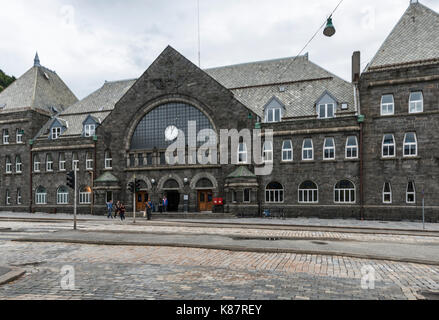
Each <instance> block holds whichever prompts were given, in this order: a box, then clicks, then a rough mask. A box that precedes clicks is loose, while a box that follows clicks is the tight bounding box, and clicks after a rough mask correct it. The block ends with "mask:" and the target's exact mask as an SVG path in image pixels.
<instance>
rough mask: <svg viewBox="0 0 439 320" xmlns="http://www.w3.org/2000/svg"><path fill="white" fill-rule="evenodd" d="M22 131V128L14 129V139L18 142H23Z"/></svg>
mask: <svg viewBox="0 0 439 320" xmlns="http://www.w3.org/2000/svg"><path fill="white" fill-rule="evenodd" d="M23 133H24V131H23V130H22V129H17V131H16V135H15V138H16V139H15V140H16V142H17V143H18V144H21V143H23Z"/></svg>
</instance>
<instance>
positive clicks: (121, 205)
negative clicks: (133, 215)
mask: <svg viewBox="0 0 439 320" xmlns="http://www.w3.org/2000/svg"><path fill="white" fill-rule="evenodd" d="M125 212H126V208H125V206H124V204H123V203H121V204H120V209H119V216H120V221H124V220H125Z"/></svg>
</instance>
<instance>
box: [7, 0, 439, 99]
mask: <svg viewBox="0 0 439 320" xmlns="http://www.w3.org/2000/svg"><path fill="white" fill-rule="evenodd" d="M338 2H339V0H327V1H321V0H308V1H306V2H304V1H300V0H271V1H266V0H239V1H238V0H200V9H201V39H202V40H201V47H202V51H201V56H202V67H204V68H206V67H214V66H221V65H227V64H234V63H242V62H250V61H258V60H264V59H275V58H280V57H286V56H294V55H296V54H298V53H299V51H300V50H301V49H302V48H303V46H304V45H305V43H306V42H307V41H308V40H309V39H310V38H311V36H312V35H313V34H314V33H315V31H316V30H317V29H318V27H319V26H320V25H321V24H322V23H323V22H324V21H325V19H326V18H327V15H328V14H329V13H330V12H331V11H332V10H333V8H334V7H335V6H336V5H337V4H338ZM422 3H424V4H425V5H427V6H430V7H431V8H433V9H435V10H439V4H438V3H437V1H436V0H430V1H427V0H424V1H422ZM407 6H408V1H406V0H404V1H402V0H369V1H367V2H359V1H354V0H345V1H344V2H343V4H342V5H341V6H340V8H339V9H338V11H337V12H336V14H335V15H334V24H335V27H336V29H337V33H336V35H335V36H334V37H332V38H326V37H324V36H323V35H322V34H321V33H319V34H318V35H317V37H316V38H315V39H314V40H313V42H312V43H311V44H310V45H309V46H308V47H307V48H306V50H305V52H309V54H310V59H311V60H312V61H314V62H315V63H317V64H319V65H321V66H322V67H324V68H326V69H328V70H330V71H332V72H334V73H336V74H337V75H339V76H341V77H343V78H345V79H346V80H350V61H351V60H350V58H351V55H352V52H353V51H355V50H361V51H362V58H363V59H362V60H363V67H365V65H366V63H367V62H368V61H369V60H370V59H371V58H372V57H373V55H374V54H375V52H376V51H377V50H378V48H379V46H380V45H381V43H382V42H383V41H384V39H385V37H386V36H387V35H388V33H389V32H390V31H391V29H392V28H393V26H394V25H395V24H396V23H397V21H398V20H399V18H400V16H401V15H402V14H403V13H404V11H405V10H406V8H407ZM0 8H1V10H0V21H2V24H3V25H4V26H6V28H5V29H6V30H7V32H3V33H2V34H0V68H1V69H3V70H4V71H6V72H7V73H8V74H13V75H15V76H20V75H21V74H23V73H24V72H25V71H26V70H27V69H28V68H30V67H31V66H32V61H33V56H34V54H35V51H36V50H38V52H39V55H40V58H41V62H42V64H43V65H45V66H47V67H48V68H50V69H55V70H56V71H57V73H58V74H59V75H60V76H61V77H62V78H63V79H64V81H65V82H66V83H67V84H68V85H69V86H70V88H71V89H72V91H73V92H74V93H75V94H76V95H77V96H78V97H79V98H83V97H84V96H86V95H88V94H89V93H91V92H92V91H94V90H96V89H97V88H99V87H100V86H102V84H103V82H104V81H105V80H117V79H126V78H135V77H138V76H140V75H141V74H142V73H143V72H144V71H145V69H146V68H147V67H148V66H149V64H150V63H151V62H152V61H153V60H154V59H155V58H156V57H157V56H158V55H159V54H160V52H161V51H162V50H163V49H164V48H165V47H166V46H167V45H168V44H170V45H172V46H173V47H174V48H176V49H177V50H179V51H180V52H181V53H182V54H183V55H185V56H186V57H187V58H188V59H190V60H191V61H193V62H194V63H197V60H198V56H197V51H198V48H197V46H198V45H197V43H198V40H197V3H196V0H161V1H156V0H154V1H152V0H126V1H122V0H120V1H118V0H94V1H90V0H71V1H68V0H40V1H29V0H14V1H10V0H0Z"/></svg>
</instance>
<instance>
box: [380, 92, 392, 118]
mask: <svg viewBox="0 0 439 320" xmlns="http://www.w3.org/2000/svg"><path fill="white" fill-rule="evenodd" d="M385 96H392V100H393V103H383V100H384V97H385ZM389 106H392V112H391V113H390V112H386V113H385V112H383V111H384V107H387V110H389ZM394 114H395V97H394V96H393V94H384V95H383V96H382V97H381V115H382V116H393V115H394Z"/></svg>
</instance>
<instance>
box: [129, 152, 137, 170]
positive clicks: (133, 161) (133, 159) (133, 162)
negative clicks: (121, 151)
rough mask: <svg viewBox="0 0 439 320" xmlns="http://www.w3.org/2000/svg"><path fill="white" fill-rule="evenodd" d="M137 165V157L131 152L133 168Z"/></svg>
mask: <svg viewBox="0 0 439 320" xmlns="http://www.w3.org/2000/svg"><path fill="white" fill-rule="evenodd" d="M135 166H136V158H135V156H134V154H130V167H131V168H133V167H135Z"/></svg>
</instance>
